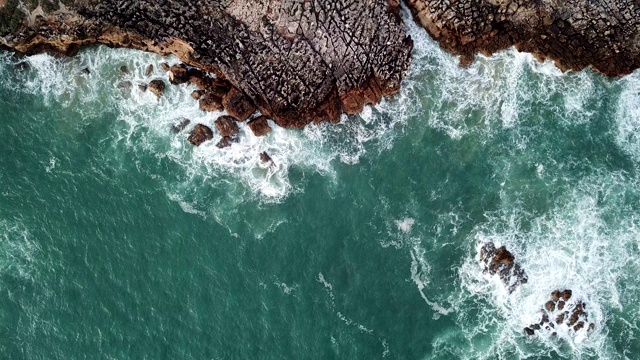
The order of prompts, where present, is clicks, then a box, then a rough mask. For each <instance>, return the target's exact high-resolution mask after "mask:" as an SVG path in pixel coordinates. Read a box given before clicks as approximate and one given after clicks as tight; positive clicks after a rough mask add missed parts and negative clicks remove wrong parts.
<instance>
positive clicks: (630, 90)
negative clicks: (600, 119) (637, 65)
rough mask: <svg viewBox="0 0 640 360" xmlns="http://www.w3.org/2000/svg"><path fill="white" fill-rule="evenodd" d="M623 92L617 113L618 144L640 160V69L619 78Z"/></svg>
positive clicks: (635, 158)
mask: <svg viewBox="0 0 640 360" xmlns="http://www.w3.org/2000/svg"><path fill="white" fill-rule="evenodd" d="M619 83H620V86H621V87H622V93H621V94H620V97H619V98H618V103H617V107H616V113H615V121H616V125H617V129H616V134H615V136H616V137H615V139H616V143H617V145H618V146H619V147H620V148H621V149H622V150H623V151H624V152H626V153H627V154H629V155H630V156H631V157H632V158H633V159H634V160H635V161H637V162H640V71H636V72H635V73H633V74H631V75H628V76H626V77H625V78H623V79H621V80H619Z"/></svg>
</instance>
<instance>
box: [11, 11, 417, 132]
mask: <svg viewBox="0 0 640 360" xmlns="http://www.w3.org/2000/svg"><path fill="white" fill-rule="evenodd" d="M7 1H8V3H7V4H9V3H11V4H13V3H14V2H15V3H17V0H7ZM64 3H65V4H66V6H64V5H63V6H55V7H53V8H51V9H45V10H44V11H43V12H38V14H40V15H41V16H33V17H32V18H29V21H25V22H24V23H20V22H17V23H14V22H12V23H11V24H12V25H11V26H8V25H7V26H4V29H3V32H2V33H0V35H5V36H3V37H2V40H1V41H0V42H1V43H2V44H3V47H5V48H10V49H13V50H17V51H20V52H24V53H34V52H42V51H50V50H54V51H56V52H62V53H64V54H68V55H72V54H74V53H75V52H77V50H78V49H79V48H80V47H82V46H85V45H90V44H97V43H101V44H106V45H109V46H117V47H131V48H137V49H142V50H146V51H153V52H156V53H159V54H163V55H168V54H174V55H177V56H178V57H179V58H180V59H181V60H182V61H183V62H185V63H186V64H187V65H190V66H195V67H197V68H199V69H202V70H205V71H206V72H211V73H215V74H217V75H218V76H219V77H220V78H224V79H226V80H227V81H228V82H229V83H230V84H231V85H233V87H235V88H236V89H238V90H239V91H240V93H242V94H245V95H246V96H247V97H248V98H249V99H250V100H251V102H252V103H253V104H254V105H255V106H256V107H257V108H258V109H259V110H260V112H261V113H262V114H265V115H267V116H269V117H270V118H272V119H274V121H275V122H276V123H278V124H279V125H280V126H285V127H302V126H304V125H306V124H309V123H311V122H317V121H322V120H331V121H338V120H339V118H340V114H341V113H343V112H347V113H354V112H357V111H359V110H361V109H362V108H363V106H364V105H365V104H367V103H376V102H378V101H379V100H380V99H381V97H382V96H385V95H391V94H394V93H396V92H397V91H398V90H399V88H400V82H401V81H402V79H403V78H404V76H405V74H406V72H407V70H408V68H409V63H410V54H411V49H412V42H411V40H410V39H409V38H408V37H407V36H406V31H405V28H404V25H403V24H402V21H401V19H400V17H399V16H398V6H397V5H398V4H397V1H391V2H390V1H389V0H366V1H361V0H315V1H299V0H254V1H246V0H219V1H207V2H190V1H186V0H139V1H130V0H101V1H99V0H68V1H64ZM36 6H37V2H32V1H29V5H27V9H28V10H32V11H35V9H36ZM16 9H17V7H16V6H14V7H12V8H11V9H9V5H7V6H5V7H4V9H3V10H2V14H1V15H2V16H5V15H6V14H9V13H10V15H11V16H14V15H15V16H19V17H20V18H24V17H25V14H24V13H20V12H19V11H20V10H16ZM40 9H41V8H40ZM5 10H6V11H5ZM16 14H21V15H16ZM172 73H173V72H172ZM177 75H179V74H177V73H173V75H172V76H173V77H172V78H173V79H178V78H180V76H177ZM180 81H182V78H180ZM238 115H243V116H244V114H238ZM243 116H241V117H243Z"/></svg>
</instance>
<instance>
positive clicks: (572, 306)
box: [480, 242, 595, 336]
mask: <svg viewBox="0 0 640 360" xmlns="http://www.w3.org/2000/svg"><path fill="white" fill-rule="evenodd" d="M480 262H481V264H482V265H483V273H485V274H489V275H497V276H498V277H499V278H500V280H501V281H502V283H503V284H504V286H505V287H506V288H507V290H508V291H509V293H512V292H513V291H514V290H515V289H516V288H517V287H518V286H521V285H524V284H526V283H527V281H528V278H527V275H526V273H525V272H524V270H523V269H522V268H521V267H520V265H519V264H517V263H516V262H515V256H513V254H512V253H510V252H509V251H508V250H507V249H506V247H504V246H501V247H499V248H496V246H495V244H494V243H492V242H487V243H485V244H484V245H482V247H481V248H480ZM572 295H573V292H572V291H571V290H570V289H565V290H563V291H559V290H555V291H553V292H552V293H551V300H549V301H547V303H546V304H545V305H544V308H543V309H542V310H541V314H542V317H541V319H540V322H539V323H536V324H532V325H529V326H528V327H526V328H524V332H525V334H527V335H529V336H532V335H534V334H535V332H536V331H538V330H541V329H544V330H546V331H550V332H552V334H551V335H552V336H555V335H556V331H555V329H556V326H560V325H565V326H566V327H568V328H569V329H570V330H572V331H574V332H577V331H579V330H581V329H583V328H584V327H585V326H586V327H587V329H588V331H593V330H594V329H595V324H594V323H589V316H588V314H587V312H586V308H587V305H586V304H585V303H584V302H583V301H581V300H578V299H576V298H575V297H573V296H572ZM587 324H588V325H587Z"/></svg>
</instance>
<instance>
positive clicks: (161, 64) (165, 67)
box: [160, 62, 171, 71]
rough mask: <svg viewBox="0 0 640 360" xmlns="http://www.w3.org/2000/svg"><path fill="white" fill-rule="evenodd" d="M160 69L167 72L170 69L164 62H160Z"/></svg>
mask: <svg viewBox="0 0 640 360" xmlns="http://www.w3.org/2000/svg"><path fill="white" fill-rule="evenodd" d="M160 68H161V69H162V70H163V71H169V69H171V67H170V66H169V64H167V63H166V62H162V63H160Z"/></svg>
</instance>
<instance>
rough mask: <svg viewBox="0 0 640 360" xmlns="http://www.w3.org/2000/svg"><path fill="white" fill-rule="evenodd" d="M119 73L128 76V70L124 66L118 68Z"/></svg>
mask: <svg viewBox="0 0 640 360" xmlns="http://www.w3.org/2000/svg"><path fill="white" fill-rule="evenodd" d="M120 72H121V73H123V74H128V73H129V68H128V67H127V66H126V65H122V66H120Z"/></svg>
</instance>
